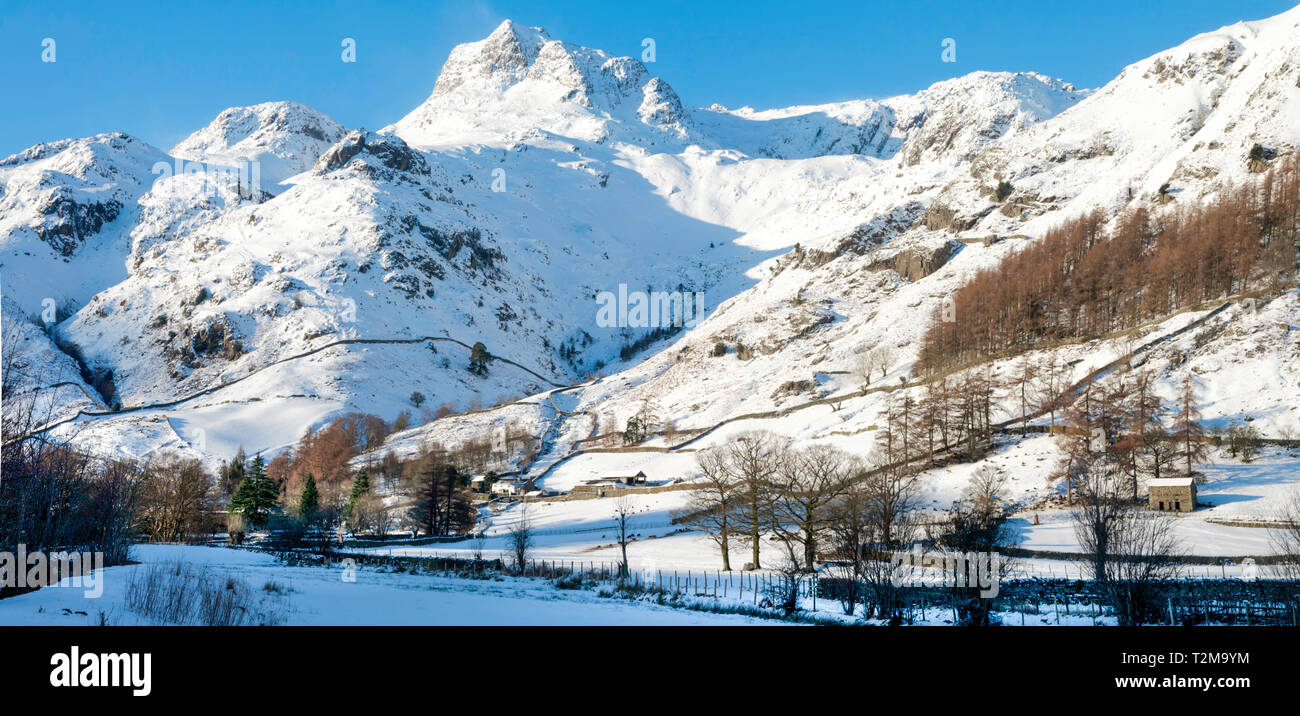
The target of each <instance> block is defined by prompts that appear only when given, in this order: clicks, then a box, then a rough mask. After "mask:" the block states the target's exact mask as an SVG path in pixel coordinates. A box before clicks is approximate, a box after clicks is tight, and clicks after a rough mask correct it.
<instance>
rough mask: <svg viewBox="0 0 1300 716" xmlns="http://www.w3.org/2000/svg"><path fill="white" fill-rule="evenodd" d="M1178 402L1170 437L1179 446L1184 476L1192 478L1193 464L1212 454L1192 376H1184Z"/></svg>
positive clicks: (1178, 454)
mask: <svg viewBox="0 0 1300 716" xmlns="http://www.w3.org/2000/svg"><path fill="white" fill-rule="evenodd" d="M1176 400H1177V409H1176V412H1175V413H1174V431H1173V433H1172V434H1171V435H1170V437H1171V438H1173V440H1174V442H1175V443H1176V444H1177V445H1178V449H1177V451H1176V455H1177V456H1178V458H1179V460H1180V461H1181V462H1182V463H1183V468H1184V470H1183V474H1184V475H1186V476H1187V477H1191V476H1192V463H1195V462H1204V461H1205V459H1206V458H1208V457H1209V454H1210V453H1209V449H1208V448H1207V447H1206V445H1205V428H1203V427H1201V412H1200V410H1198V409H1197V407H1196V386H1195V384H1194V383H1192V376H1191V375H1190V374H1189V375H1186V376H1183V382H1182V383H1181V384H1180V385H1179V387H1178V397H1177V398H1176Z"/></svg>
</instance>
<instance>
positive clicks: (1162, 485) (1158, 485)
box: [1147, 477, 1196, 512]
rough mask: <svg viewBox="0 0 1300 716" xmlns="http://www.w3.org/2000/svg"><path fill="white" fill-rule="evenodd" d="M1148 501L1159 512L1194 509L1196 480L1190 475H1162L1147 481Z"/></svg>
mask: <svg viewBox="0 0 1300 716" xmlns="http://www.w3.org/2000/svg"><path fill="white" fill-rule="evenodd" d="M1147 495H1148V496H1149V500H1150V502H1149V503H1148V504H1149V505H1150V507H1151V509H1153V510H1159V511H1161V512H1191V511H1192V510H1194V509H1196V481H1195V480H1194V479H1192V478H1190V477H1162V478H1160V479H1158V480H1151V481H1150V482H1148V483H1147Z"/></svg>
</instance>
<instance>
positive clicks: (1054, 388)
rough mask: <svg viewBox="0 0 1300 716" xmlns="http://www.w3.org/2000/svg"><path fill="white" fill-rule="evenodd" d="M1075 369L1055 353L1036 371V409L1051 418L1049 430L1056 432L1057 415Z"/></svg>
mask: <svg viewBox="0 0 1300 716" xmlns="http://www.w3.org/2000/svg"><path fill="white" fill-rule="evenodd" d="M1073 374H1074V367H1073V366H1071V365H1070V364H1068V363H1066V362H1065V361H1064V360H1063V359H1062V358H1061V356H1059V355H1057V354H1056V353H1055V352H1053V353H1052V354H1051V355H1049V356H1048V358H1047V360H1046V361H1044V362H1043V364H1042V365H1040V366H1038V369H1037V370H1036V375H1037V379H1036V380H1035V382H1034V385H1033V397H1034V407H1035V408H1036V409H1037V410H1043V411H1047V414H1048V415H1049V417H1050V422H1049V423H1048V426H1049V429H1050V430H1052V431H1055V430H1056V413H1057V411H1058V410H1059V409H1060V407H1061V405H1062V404H1063V401H1064V398H1065V391H1066V390H1067V389H1068V388H1069V387H1070V385H1071V380H1072V379H1073Z"/></svg>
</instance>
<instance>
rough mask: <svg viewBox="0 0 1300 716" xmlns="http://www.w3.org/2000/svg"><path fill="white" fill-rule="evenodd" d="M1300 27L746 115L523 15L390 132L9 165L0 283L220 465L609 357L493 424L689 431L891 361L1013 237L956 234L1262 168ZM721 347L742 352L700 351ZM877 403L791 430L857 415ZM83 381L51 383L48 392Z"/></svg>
mask: <svg viewBox="0 0 1300 716" xmlns="http://www.w3.org/2000/svg"><path fill="white" fill-rule="evenodd" d="M1297 23H1300V10H1293V11H1291V12H1289V13H1286V14H1283V15H1280V16H1278V17H1275V18H1272V19H1269V20H1266V21H1261V22H1255V23H1241V24H1238V25H1234V26H1231V27H1228V28H1224V29H1222V30H1219V31H1216V32H1212V33H1207V34H1205V35H1201V36H1198V37H1196V38H1193V39H1192V40H1189V41H1188V42H1187V43H1185V44H1184V45H1181V46H1179V47H1177V48H1174V49H1171V50H1168V51H1166V52H1162V53H1160V54H1158V55H1156V56H1154V57H1152V58H1149V59H1147V60H1144V61H1142V62H1139V63H1136V64H1134V65H1133V66H1131V67H1129V68H1127V69H1126V70H1125V71H1124V72H1123V73H1122V74H1121V75H1120V76H1119V77H1117V78H1116V79H1115V80H1113V81H1112V82H1110V83H1108V84H1107V85H1106V86H1104V87H1102V88H1100V89H1097V90H1095V91H1080V90H1077V89H1075V88H1074V87H1073V86H1072V85H1070V84H1068V83H1066V82H1063V81H1061V80H1056V79H1052V78H1048V77H1044V76H1042V75H1038V74H1034V73H1028V72H1026V73H991V72H976V73H973V74H970V75H966V76H963V77H958V78H955V79H952V80H948V81H945V82H940V83H938V84H936V85H934V86H932V87H930V88H927V89H924V90H922V91H920V92H918V93H917V94H914V95H907V96H901V97H894V98H887V99H879V100H858V101H853V102H844V103H836V104H829V105H820V106H800V107H790V108H785V109H774V110H766V111H755V110H752V109H749V108H742V109H726V108H723V107H721V106H718V105H713V106H709V107H705V108H689V107H687V106H686V105H685V104H683V102H682V101H681V99H680V98H679V97H678V96H677V94H676V92H674V91H673V89H672V88H671V87H670V86H669V85H668V83H667V82H665V81H664V80H662V79H660V78H657V77H653V76H651V75H650V73H649V72H648V71H647V69H646V68H645V66H644V65H642V63H641V62H639V61H638V60H636V59H633V58H628V57H615V56H612V55H610V54H608V53H606V52H603V51H601V50H596V49H591V48H584V47H579V46H576V45H573V44H570V43H565V42H562V41H559V40H555V39H552V38H551V37H550V36H549V35H547V33H546V32H545V31H544V30H541V29H538V28H529V27H525V26H522V25H519V24H517V23H514V22H510V21H507V22H505V23H502V25H501V26H500V27H498V28H497V29H496V30H495V31H494V32H493V33H492V34H491V35H490V36H488V37H487V38H485V39H483V40H481V41H478V42H471V43H467V44H464V45H460V46H458V47H456V48H455V49H454V50H453V51H452V52H451V54H450V56H449V58H448V60H447V62H446V64H445V65H444V67H443V68H442V71H441V73H440V74H439V75H438V77H437V78H436V82H434V84H433V91H432V94H431V95H430V96H429V98H428V99H427V100H426V101H425V102H424V103H423V104H421V105H420V106H419V107H416V108H415V109H413V110H412V111H411V112H410V113H409V114H407V115H406V116H405V117H403V118H401V119H400V120H398V121H397V122H395V123H394V124H392V125H390V126H388V127H385V128H383V129H381V130H379V131H378V132H371V131H367V130H365V129H353V130H348V129H345V128H343V127H341V126H340V125H338V124H337V123H336V122H334V121H333V120H331V119H329V118H328V117H326V116H324V115H323V114H321V113H319V112H316V111H314V110H312V109H310V108H307V107H305V106H303V105H299V104H294V103H288V102H271V103H266V104H261V105H256V106H254V107H247V108H231V109H228V110H226V111H224V112H222V113H221V114H220V115H218V117H217V118H216V119H215V120H214V121H213V122H212V123H211V124H210V125H208V126H207V127H205V128H203V129H201V130H199V131H197V132H195V133H194V134H193V135H191V136H190V137H189V138H187V139H186V140H184V141H182V142H181V143H180V144H178V145H176V147H174V148H173V149H172V150H171V151H170V153H169V154H164V153H163V152H161V151H159V150H157V149H154V148H152V147H149V146H148V145H146V144H144V143H143V142H140V141H138V140H135V139H132V138H130V137H127V136H125V135H120V134H117V135H100V136H98V137H94V138H89V139H80V140H65V141H63V142H56V143H50V144H45V145H37V146H36V147H33V148H31V149H29V150H27V151H25V152H23V153H21V154H18V155H14V156H12V157H9V158H7V159H5V160H3V161H2V162H0V188H2V189H3V193H0V251H3V257H4V264H5V265H4V266H3V269H4V293H5V298H6V308H8V306H10V305H11V304H10V302H12V305H16V306H19V307H20V308H21V310H22V311H24V312H26V313H29V314H30V313H33V312H39V311H40V309H41V307H42V305H43V304H42V299H43V298H44V297H46V296H55V297H57V299H58V301H59V304H60V305H61V306H64V305H66V306H68V307H69V308H68V310H66V311H64V312H63V313H61V314H60V316H59V320H60V323H59V324H58V326H57V327H56V328H55V329H54V333H55V334H56V335H57V337H58V338H59V340H60V342H61V343H62V344H63V345H65V346H75V348H70V350H72V351H74V352H75V353H76V354H77V356H78V358H79V359H80V360H81V361H82V362H83V363H84V366H85V369H86V372H87V373H89V374H93V375H96V376H99V377H100V378H103V379H105V380H99V379H97V381H96V383H97V385H99V386H100V387H101V389H105V388H106V389H108V390H110V391H111V392H112V394H113V395H112V399H113V401H114V402H115V403H116V404H119V405H121V406H123V407H125V408H127V409H128V410H127V411H124V412H122V413H120V414H113V415H105V416H99V415H95V416H83V417H82V418H80V420H79V422H80V425H78V426H77V427H78V430H77V439H78V440H80V441H82V442H83V443H84V444H85V445H87V447H88V448H91V449H95V450H97V451H101V452H104V453H109V452H120V453H126V454H135V455H138V454H143V453H146V452H149V451H152V450H156V449H158V448H160V447H162V446H164V445H170V446H173V447H175V446H178V445H179V446H184V447H186V448H188V449H192V450H195V451H196V452H198V453H200V454H202V455H203V456H204V457H205V458H207V459H209V460H216V459H220V458H222V457H226V456H228V454H229V453H232V452H233V450H234V448H235V447H237V446H238V445H240V444H244V445H246V446H247V447H249V448H250V449H254V450H256V449H276V448H279V447H282V446H284V445H286V444H289V443H291V442H293V441H294V440H296V439H297V437H298V436H299V435H300V434H301V433H302V431H303V430H304V429H306V428H307V427H309V426H312V425H316V424H319V423H320V422H321V421H324V420H327V419H328V418H329V417H330V416H333V415H337V414H339V413H340V412H343V411H348V410H361V411H365V412H373V413H378V414H380V415H382V416H385V417H392V416H393V415H395V414H396V413H397V411H399V410H401V409H411V408H412V406H411V405H410V403H409V402H408V397H409V396H410V395H411V394H412V393H413V392H420V393H422V394H423V395H425V396H428V401H429V405H431V406H435V407H436V406H437V405H440V404H444V403H445V404H450V405H453V406H455V407H458V408H462V409H463V408H468V407H482V406H491V405H495V404H496V403H498V402H501V400H503V399H505V398H507V397H509V396H522V395H530V394H535V393H538V392H539V391H543V390H548V389H550V388H551V387H553V386H556V385H568V384H570V383H573V382H575V381H580V380H584V379H588V378H593V377H595V376H596V375H597V374H605V375H606V377H604V378H602V379H600V380H599V381H597V382H595V383H594V384H592V385H590V386H587V387H584V388H581V389H578V390H575V391H571V392H568V393H565V394H564V395H563V397H562V399H561V400H562V401H563V402H565V403H566V404H567V405H568V406H569V408H572V409H574V410H575V411H576V413H577V414H575V415H574V416H573V417H572V418H566V419H559V418H557V416H555V415H554V413H547V412H546V411H548V410H550V408H549V407H547V406H548V404H549V403H550V401H547V400H543V399H539V398H533V399H531V400H529V401H526V404H525V405H524V406H523V407H520V406H511V407H509V408H505V409H503V410H502V411H488V412H487V413H483V414H481V415H482V416H483V418H482V419H483V420H487V421H492V420H496V419H498V418H499V417H500V416H501V415H503V414H504V412H503V411H512V412H520V411H523V412H525V413H529V417H528V418H527V420H529V421H531V423H532V424H535V425H537V426H538V427H539V430H545V431H549V433H550V434H551V435H552V436H553V437H554V439H553V440H551V441H550V442H549V444H548V446H549V447H552V448H554V450H555V451H556V453H557V454H558V453H559V452H561V451H562V450H563V449H564V447H565V446H566V445H567V446H572V445H574V444H576V441H577V440H579V439H581V438H583V437H586V436H587V435H589V434H590V433H591V432H592V431H593V430H594V429H604V428H605V427H607V426H608V425H609V424H616V423H617V422H618V421H619V420H622V419H625V418H626V417H627V416H628V415H630V414H631V413H632V412H633V411H635V410H636V409H637V408H638V406H639V405H640V403H641V402H642V401H643V400H644V399H645V398H648V397H653V398H654V399H655V400H656V401H657V402H658V403H659V405H660V410H661V411H662V414H663V416H664V417H668V418H671V419H673V420H674V421H675V422H676V423H677V424H678V426H679V427H683V428H690V427H704V426H707V425H711V424H713V423H716V422H717V421H719V420H723V419H726V418H728V417H732V416H734V415H737V414H742V413H749V412H763V411H770V410H772V409H773V408H774V407H779V406H782V405H786V404H788V403H789V401H790V400H792V399H793V397H795V396H797V391H804V390H805V389H806V390H808V391H810V392H811V394H812V395H827V394H831V393H836V392H843V391H845V390H847V389H848V387H849V379H848V378H847V376H846V375H844V373H845V372H846V371H848V370H849V369H850V368H851V367H852V365H853V363H854V361H855V360H856V356H857V355H858V354H859V353H860V352H861V351H862V350H863V349H865V348H867V347H871V346H875V345H879V344H882V343H891V344H893V345H895V346H896V348H897V349H898V351H899V359H898V360H897V362H896V364H895V365H893V366H891V367H890V371H889V372H890V376H889V380H896V379H897V377H898V376H900V375H905V374H907V373H908V372H910V371H911V363H912V361H913V360H914V358H915V348H916V340H917V339H918V338H919V337H920V336H921V335H922V334H923V332H924V330H925V327H926V325H927V321H928V320H929V316H930V315H931V313H932V311H933V309H934V308H935V306H936V305H938V302H939V301H941V300H942V298H943V296H945V295H947V294H948V293H949V292H951V291H953V290H955V289H956V288H957V287H958V286H960V285H961V283H962V282H963V281H964V280H965V278H966V277H968V276H969V275H971V273H972V272H974V271H976V270H978V269H980V268H984V267H987V266H991V265H993V264H995V263H996V262H997V261H998V260H1000V258H1002V257H1003V256H1005V255H1006V253H1007V251H1009V250H1011V249H1010V248H1009V247H1010V245H1011V243H1012V242H1000V243H993V244H990V245H988V246H983V245H980V244H965V243H961V242H960V241H958V239H961V238H975V237H984V236H987V235H990V234H996V235H1000V236H1006V235H1019V234H1024V235H1029V236H1035V235H1038V234H1040V233H1041V231H1042V230H1043V229H1044V228H1045V227H1046V226H1048V225H1050V223H1052V222H1055V221H1059V220H1061V219H1063V218H1066V217H1068V216H1072V215H1074V214H1077V213H1079V212H1082V211H1084V210H1087V209H1091V208H1094V207H1099V208H1101V209H1103V210H1105V211H1107V212H1111V213H1113V212H1115V211H1118V210H1119V209H1120V208H1122V207H1124V206H1125V205H1127V204H1129V203H1131V202H1150V203H1151V204H1152V206H1153V207H1155V208H1160V207H1163V206H1164V205H1163V204H1162V203H1161V202H1163V201H1167V199H1165V198H1163V197H1161V198H1159V201H1157V198H1156V197H1154V196H1153V194H1154V193H1155V190H1156V189H1158V188H1159V187H1160V186H1161V185H1163V184H1165V183H1170V184H1171V185H1172V186H1173V187H1174V188H1175V189H1177V190H1178V191H1177V192H1176V194H1175V196H1176V197H1177V198H1176V199H1175V203H1176V202H1178V201H1194V200H1196V199H1195V198H1196V197H1198V196H1199V195H1200V194H1201V193H1203V192H1204V191H1205V190H1206V189H1207V188H1208V187H1210V186H1211V185H1212V184H1213V183H1214V182H1217V181H1222V180H1224V179H1229V178H1231V179H1238V178H1246V177H1248V176H1250V175H1251V173H1252V168H1251V167H1250V166H1249V163H1248V162H1247V161H1246V157H1245V154H1246V152H1248V151H1249V149H1250V147H1252V146H1253V145H1254V144H1262V145H1264V146H1267V147H1270V148H1272V149H1275V150H1277V151H1279V152H1286V151H1290V150H1291V149H1293V148H1294V147H1295V146H1296V145H1297V143H1298V142H1300V137H1298V136H1297V135H1298V134H1300V129H1297V128H1298V127H1300V86H1297V80H1296V75H1297V73H1298V72H1300V54H1297V53H1300V30H1298V29H1297ZM431 80H432V78H431ZM177 160H188V161H193V162H203V163H205V164H206V165H209V166H219V167H227V166H238V165H241V164H242V163H245V162H251V163H256V165H257V166H258V167H260V171H261V178H262V188H263V189H264V190H265V191H264V192H262V193H256V192H253V193H250V192H248V191H244V190H242V188H241V186H240V184H239V182H238V181H237V180H235V179H232V178H231V177H229V176H227V175H220V174H218V175H217V177H216V178H215V179H214V178H213V176H212V174H211V173H193V174H191V173H184V172H181V173H175V172H173V173H171V174H170V175H169V174H168V173H167V172H161V173H160V172H158V171H156V169H157V166H158V164H159V163H163V164H170V165H173V166H175V165H176V162H177ZM1000 181H1006V182H1009V183H1010V184H1011V185H1012V187H1013V189H1012V194H1011V196H1010V197H1009V198H1008V199H1007V200H1006V201H998V200H997V198H996V197H995V196H994V190H995V188H996V187H997V185H998V183H999V182H1000ZM1166 208H1167V207H1166ZM620 287H624V288H626V289H628V290H633V291H643V290H644V291H688V292H692V293H696V292H698V293H700V294H702V297H703V299H702V304H703V307H704V314H705V315H704V317H703V320H701V321H700V323H699V324H698V325H697V326H695V327H693V328H689V329H685V330H682V331H681V332H677V333H673V334H671V335H662V334H661V335H658V336H650V335H649V333H650V331H649V330H648V329H644V328H634V327H622V328H619V327H612V328H611V327H608V326H606V325H601V322H600V321H598V312H597V307H598V306H597V297H598V295H599V294H600V293H601V292H605V291H611V292H617V291H618V290H619V289H620ZM56 291H57V292H56ZM9 318H10V317H9V316H8V315H7V316H6V320H7V321H8V320H9ZM647 336H649V337H647ZM426 339H429V340H426ZM652 339H653V340H654V342H649V343H648V344H647V342H648V341H651V340H652ZM476 342H482V343H484V344H485V345H486V347H487V348H488V350H489V351H490V352H491V353H493V354H494V355H496V356H498V357H500V358H502V359H505V360H499V361H495V362H493V363H492V364H491V366H490V367H489V371H488V374H487V375H486V376H480V375H475V374H473V373H471V372H470V371H469V370H468V357H469V346H472V345H473V344H474V343H476ZM719 342H722V343H724V344H725V345H728V346H732V347H733V349H734V347H735V346H738V345H743V346H745V347H746V349H747V353H748V355H747V359H746V360H740V359H739V358H737V357H736V355H735V354H734V352H733V353H729V354H728V355H726V356H719V357H714V356H712V355H711V354H712V351H713V347H714V346H715V344H717V343H719ZM638 348H639V349H641V350H640V351H639V352H638V351H637V350H634V349H638ZM43 380H45V379H33V381H31V382H32V387H34V388H35V387H39V386H40V385H41V383H42V381H43ZM804 381H807V383H806V385H805V384H804ZM789 384H797V385H796V388H794V390H796V393H791V392H790V391H791V390H792V389H791V388H790V387H789ZM186 396H194V397H193V398H191V399H188V400H184V401H182V402H179V403H177V404H174V405H173V404H172V403H174V402H175V401H177V400H178V399H180V398H184V397H186ZM804 397H805V398H806V397H808V396H807V395H805V396H804ZM873 400H875V399H874V398H869V397H864V398H862V399H860V401H859V402H858V403H856V404H853V405H850V406H849V407H847V408H845V409H844V410H837V411H835V415H834V417H833V418H830V417H827V416H821V415H819V416H818V417H817V418H816V419H815V420H814V419H805V418H800V419H799V420H798V421H796V423H795V424H790V425H786V426H785V427H786V428H789V430H790V431H791V432H795V433H799V434H801V435H805V436H807V437H809V438H810V439H816V438H826V437H827V436H830V435H841V436H848V435H860V434H861V433H862V432H863V431H864V430H866V429H867V426H869V425H871V424H873V422H874V419H875V416H876V413H877V412H878V410H879V407H880V406H879V404H878V403H877V402H873ZM1279 400H1283V398H1279ZM150 406H156V407H150ZM530 406H531V407H530ZM133 407H141V409H139V410H135V411H131V410H129V409H130V408H133ZM86 408H88V406H87V404H86V402H85V396H81V399H80V400H73V399H72V396H71V394H69V399H68V401H67V402H66V403H65V404H63V405H62V407H61V414H63V415H65V416H71V415H73V414H75V411H76V410H78V409H86ZM566 410H568V409H566ZM533 413H536V414H533ZM597 419H599V420H604V421H605V423H603V424H597V422H596V420H597ZM464 421H465V419H463V418H461V419H449V420H440V421H437V422H435V423H432V424H430V425H427V426H424V427H421V428H419V429H417V432H416V433H414V435H417V436H418V437H424V436H430V435H432V436H439V435H443V434H444V433H446V434H452V433H457V432H458V431H461V430H462V429H463V427H464ZM556 421H558V422H556ZM766 427H772V426H770V425H769V426H766ZM407 439H415V438H413V437H411V436H407ZM848 443H849V445H848V446H850V447H853V446H854V445H855V443H852V441H848ZM857 447H858V448H861V447H862V446H861V445H857Z"/></svg>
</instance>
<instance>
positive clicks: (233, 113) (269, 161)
mask: <svg viewBox="0 0 1300 716" xmlns="http://www.w3.org/2000/svg"><path fill="white" fill-rule="evenodd" d="M346 133H347V129H345V128H344V127H343V126H342V125H340V124H339V123H338V122H335V121H334V120H333V119H330V118H329V117H327V116H325V115H324V114H321V113H320V112H317V111H316V110H314V109H312V108H311V107H308V106H306V105H304V104H298V103H297V102H265V103H262V104H258V105H253V106H252V107H231V108H230V109H227V110H225V111H223V112H222V113H221V114H219V115H217V118H216V119H214V120H212V123H211V124H209V125H208V126H206V127H204V128H203V129H200V130H199V131H197V132H195V133H193V134H191V135H190V136H188V137H186V138H185V139H184V140H182V141H181V142H180V143H179V144H177V145H176V146H174V147H172V149H171V152H170V154H171V155H172V156H173V157H180V158H181V159H188V160H191V161H198V162H211V163H213V164H225V165H235V166H237V165H239V163H240V162H242V161H249V162H255V163H257V165H258V166H259V168H260V173H261V182H262V188H263V190H265V191H270V192H272V193H279V191H280V190H282V187H277V186H276V185H278V184H280V183H281V182H283V181H284V180H286V179H288V178H289V177H292V176H294V175H295V174H299V173H301V172H304V171H306V170H308V169H310V168H311V167H312V165H313V164H315V163H316V159H317V157H319V156H320V155H321V154H323V153H324V152H325V150H326V149H328V148H329V147H330V146H331V145H333V144H334V143H335V142H337V141H339V140H340V139H342V138H343V135H344V134H346Z"/></svg>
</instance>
